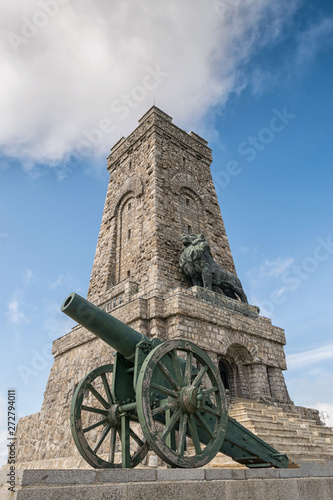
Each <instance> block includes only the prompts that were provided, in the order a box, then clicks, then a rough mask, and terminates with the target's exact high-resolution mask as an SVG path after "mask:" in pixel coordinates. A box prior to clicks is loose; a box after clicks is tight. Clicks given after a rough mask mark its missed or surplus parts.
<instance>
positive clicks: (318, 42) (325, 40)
mask: <svg viewBox="0 0 333 500" xmlns="http://www.w3.org/2000/svg"><path fill="white" fill-rule="evenodd" d="M297 38H298V46H297V51H296V57H295V60H296V64H297V67H298V68H299V67H303V68H305V67H307V66H308V65H309V64H311V62H312V60H313V59H314V57H315V56H316V55H317V53H318V51H319V50H321V49H322V47H323V45H326V46H327V47H329V46H332V44H333V17H329V18H326V19H321V20H320V21H318V22H317V23H312V24H311V25H310V26H309V27H308V28H307V29H306V30H304V31H303V32H301V33H299V34H298V37H297Z"/></svg>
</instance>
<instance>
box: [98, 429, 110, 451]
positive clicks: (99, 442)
mask: <svg viewBox="0 0 333 500" xmlns="http://www.w3.org/2000/svg"><path fill="white" fill-rule="evenodd" d="M110 429H111V425H108V426H107V427H105V429H104V431H103V434H102V436H101V439H100V440H99V441H98V443H97V445H96V446H95V448H94V453H96V452H97V451H98V450H99V448H100V447H101V445H102V443H103V441H104V439H105V438H106V436H107V435H108V434H109V431H110Z"/></svg>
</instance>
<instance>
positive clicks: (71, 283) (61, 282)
mask: <svg viewBox="0 0 333 500" xmlns="http://www.w3.org/2000/svg"><path fill="white" fill-rule="evenodd" d="M59 286H61V287H63V288H70V289H72V288H75V289H77V287H78V282H77V280H75V279H74V278H73V276H72V275H71V274H70V273H67V274H59V276H58V277H57V279H56V280H55V281H50V282H49V287H50V288H51V290H55V289H56V288H58V287H59Z"/></svg>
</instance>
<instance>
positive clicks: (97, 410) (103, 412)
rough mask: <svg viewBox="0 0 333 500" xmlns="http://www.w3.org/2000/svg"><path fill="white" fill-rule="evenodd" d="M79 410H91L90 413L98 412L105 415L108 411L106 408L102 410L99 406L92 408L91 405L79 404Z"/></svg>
mask: <svg viewBox="0 0 333 500" xmlns="http://www.w3.org/2000/svg"><path fill="white" fill-rule="evenodd" d="M81 410H85V411H91V412H92V413H99V414H100V415H105V416H107V415H108V414H109V412H108V411H107V410H102V409H101V408H93V407H92V406H85V405H83V406H81Z"/></svg>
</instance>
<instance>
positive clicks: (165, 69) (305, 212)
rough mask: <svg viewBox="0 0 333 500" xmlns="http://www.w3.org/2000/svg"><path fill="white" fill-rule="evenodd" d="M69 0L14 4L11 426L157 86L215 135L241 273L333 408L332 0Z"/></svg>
mask: <svg viewBox="0 0 333 500" xmlns="http://www.w3.org/2000/svg"><path fill="white" fill-rule="evenodd" d="M54 1H55V3H54V4H53V11H50V10H49V11H47V10H45V8H44V9H42V7H41V5H40V3H39V4H38V3H37V2H36V3H34V2H31V4H29V6H27V5H26V3H24V2H20V1H18V2H17V3H16V5H15V6H8V7H7V9H8V12H7V20H6V24H5V21H3V20H2V21H1V23H4V24H3V36H2V39H1V42H2V47H1V53H0V55H1V68H2V78H1V83H0V96H1V97H0V100H1V101H2V103H1V108H2V110H3V111H2V118H3V119H2V124H1V125H0V159H1V163H0V207H1V212H0V213H1V218H0V255H1V262H2V266H1V271H0V279H1V289H0V294H1V295H0V299H1V300H0V304H1V305H0V315H1V325H2V335H1V353H2V355H1V368H0V398H1V399H0V401H1V411H0V426H1V429H0V438H1V440H2V442H4V439H5V438H6V435H7V434H6V422H5V420H6V419H5V411H6V401H5V398H6V394H7V389H8V388H16V389H17V408H18V414H19V416H22V415H28V414H31V413H34V412H37V411H39V410H40V407H41V404H42V400H43V392H44V390H45V386H46V382H47V379H48V375H49V372H50V368H51V366H52V356H51V354H50V349H51V345H52V341H53V340H54V339H56V338H58V337H60V336H61V335H64V334H65V333H67V332H68V331H69V329H70V327H71V326H72V322H71V321H70V320H68V319H67V318H66V317H65V316H64V315H62V314H61V313H60V311H59V307H60V305H61V303H62V301H63V299H64V298H65V297H66V296H67V294H68V293H70V292H71V291H74V290H75V291H77V292H79V293H80V294H81V295H85V294H86V293H87V288H88V283H89V278H90V272H91V267H92V263H93V258H94V253H95V248H96V243H97V237H98V231H99V226H100V220H101V216H102V211H103V205H104V199H105V194H106V188H107V183H108V173H107V171H106V168H105V165H106V162H105V157H106V156H107V155H108V152H109V149H110V148H111V147H112V145H113V144H114V143H115V142H116V141H117V140H119V138H120V137H121V136H122V135H125V136H126V135H127V134H129V133H130V132H131V131H132V130H133V129H134V128H135V127H136V126H137V121H138V119H139V118H140V117H141V116H142V115H143V114H144V113H145V112H146V111H147V109H149V108H150V107H151V105H152V104H153V102H154V99H155V102H156V105H157V106H159V107H160V108H161V109H163V110H164V111H165V112H167V113H168V114H170V115H171V116H172V117H173V119H174V123H175V124H177V125H178V126H180V127H182V128H184V129H185V130H187V131H190V130H193V131H195V132H197V133H199V134H200V135H202V136H203V137H205V138H206V139H207V140H209V146H210V147H211V148H212V150H213V159H214V160H213V164H212V175H213V179H214V182H215V186H216V190H217V194H218V198H219V203H220V207H221V210H222V216H223V218H224V222H225V226H226V230H227V234H228V237H229V242H230V246H231V250H232V253H233V256H234V260H235V264H236V269H237V272H238V275H239V277H240V279H241V281H242V283H243V286H244V288H245V290H246V293H247V295H248V298H249V301H250V303H252V304H255V305H258V306H259V307H260V308H261V312H262V314H264V315H266V316H267V317H270V318H271V319H272V322H273V324H275V325H276V326H279V327H281V328H284V329H285V331H286V337H287V346H286V354H287V360H288V371H287V372H286V373H285V377H286V381H287V386H288V389H289V392H290V395H291V398H292V399H293V400H294V402H295V403H296V404H299V405H303V406H309V407H316V408H318V409H320V410H321V411H322V412H323V417H324V418H326V420H327V422H328V423H330V424H331V425H333V394H332V389H331V387H332V385H333V368H332V366H333V364H332V359H333V338H332V298H333V297H332V284H331V283H332V276H333V274H332V270H333V230H332V209H333V207H332V187H333V186H332V184H333V183H332V176H333V174H332V158H333V151H332V149H333V148H332V116H333V94H332V88H333V65H332V44H333V6H332V5H331V4H330V3H329V2H328V1H327V2H326V1H320V2H314V1H307V2H302V1H296V0H295V1H289V2H284V1H281V2H279V5H275V3H273V2H271V1H267V0H260V1H258V0H256V1H255V2H254V1H251V0H246V1H244V2H240V1H238V0H226V1H217V2H203V1H200V0H195V1H191V2H190V1H184V2H182V4H181V5H179V2H178V3H177V2H175V1H169V2H164V1H161V2H152V1H150V0H144V1H141V2H137V3H136V2H133V3H130V2H129V1H124V2H121V6H120V4H119V5H118V4H117V5H113V6H112V7H111V4H110V3H109V2H106V1H105V2H104V1H101V2H99V4H98V6H97V5H95V4H94V3H93V2H92V1H90V0H86V1H85V2H83V3H82V2H81V3H79V2H77V1H75V0H72V1H71V2H69V1H68V2H65V1H62V2H60V1H59V2H58V4H57V0H54ZM44 5H46V3H44ZM40 12H42V14H40ZM43 12H44V15H43ZM329 417H330V418H329ZM2 450H4V446H2V449H1V451H0V455H1V460H2V461H3V460H4V456H5V455H4V451H2Z"/></svg>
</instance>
